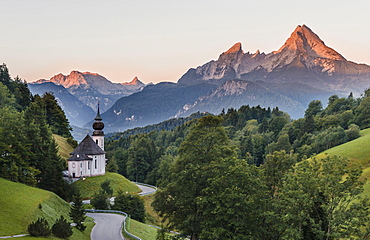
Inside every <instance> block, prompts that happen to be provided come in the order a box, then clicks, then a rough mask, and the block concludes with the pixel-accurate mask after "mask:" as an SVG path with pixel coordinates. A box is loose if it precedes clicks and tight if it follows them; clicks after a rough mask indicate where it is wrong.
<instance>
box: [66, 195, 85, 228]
mask: <svg viewBox="0 0 370 240" xmlns="http://www.w3.org/2000/svg"><path fill="white" fill-rule="evenodd" d="M82 205H83V204H82V198H81V194H80V191H79V190H78V189H77V190H76V192H75V193H74V195H73V204H72V208H71V211H70V213H69V216H70V217H71V219H72V221H73V222H74V223H76V228H77V229H78V230H80V231H84V230H85V228H86V226H85V225H84V224H83V222H84V221H85V219H86V215H85V211H84V208H83V207H82Z"/></svg>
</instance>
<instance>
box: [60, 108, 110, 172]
mask: <svg viewBox="0 0 370 240" xmlns="http://www.w3.org/2000/svg"><path fill="white" fill-rule="evenodd" d="M102 120H103V119H102V118H101V116H100V110H99V104H98V112H97V114H96V117H95V122H94V123H93V125H92V127H93V129H94V132H93V134H92V136H90V135H89V134H87V135H86V137H85V138H84V139H83V140H82V141H81V142H80V144H78V146H77V147H76V148H75V150H74V151H73V152H71V153H70V155H71V157H70V158H69V159H67V161H68V174H69V176H71V177H72V178H80V177H92V176H99V175H104V174H105V164H106V161H107V159H105V151H104V132H103V131H102V130H103V128H104V123H103V122H102Z"/></svg>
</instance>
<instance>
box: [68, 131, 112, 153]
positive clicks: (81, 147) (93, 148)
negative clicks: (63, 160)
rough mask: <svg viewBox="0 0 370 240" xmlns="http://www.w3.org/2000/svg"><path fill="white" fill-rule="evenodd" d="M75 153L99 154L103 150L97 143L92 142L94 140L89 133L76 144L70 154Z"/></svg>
mask: <svg viewBox="0 0 370 240" xmlns="http://www.w3.org/2000/svg"><path fill="white" fill-rule="evenodd" d="M77 153H79V154H86V155H100V154H104V153H105V152H104V151H103V149H101V148H100V147H99V146H98V144H96V143H95V142H94V140H93V139H92V138H91V137H90V136H89V135H86V137H85V138H84V139H83V140H82V141H81V142H80V144H78V146H77V147H76V148H75V150H74V151H73V152H71V153H70V154H71V155H74V154H77Z"/></svg>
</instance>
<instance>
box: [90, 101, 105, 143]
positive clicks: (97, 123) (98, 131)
mask: <svg viewBox="0 0 370 240" xmlns="http://www.w3.org/2000/svg"><path fill="white" fill-rule="evenodd" d="M101 120H103V118H102V117H101V116H100V108H99V103H98V112H97V114H96V117H95V122H94V123H93V125H92V127H93V129H94V130H95V131H94V132H93V136H104V132H103V131H102V130H103V128H104V123H103V122H102V121H101Z"/></svg>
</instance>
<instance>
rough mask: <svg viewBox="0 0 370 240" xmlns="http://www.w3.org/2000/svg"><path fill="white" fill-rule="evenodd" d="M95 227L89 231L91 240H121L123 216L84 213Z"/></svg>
mask: <svg viewBox="0 0 370 240" xmlns="http://www.w3.org/2000/svg"><path fill="white" fill-rule="evenodd" d="M86 215H87V216H89V217H92V218H94V221H95V223H96V225H95V226H94V228H93V229H92V231H91V239H92V240H123V239H124V238H123V236H122V224H123V221H124V220H125V218H126V217H125V216H123V215H119V214H112V213H86Z"/></svg>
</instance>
